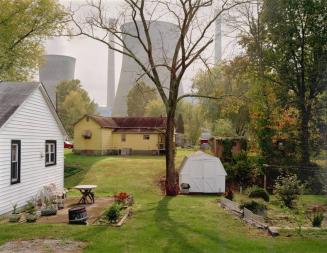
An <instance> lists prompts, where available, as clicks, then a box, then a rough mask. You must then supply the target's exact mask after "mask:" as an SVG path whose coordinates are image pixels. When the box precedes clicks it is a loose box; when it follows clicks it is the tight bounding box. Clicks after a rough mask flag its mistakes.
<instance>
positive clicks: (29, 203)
mask: <svg viewBox="0 0 327 253" xmlns="http://www.w3.org/2000/svg"><path fill="white" fill-rule="evenodd" d="M25 211H26V212H27V213H28V214H35V212H36V207H35V201H34V200H29V201H27V204H26V207H25Z"/></svg>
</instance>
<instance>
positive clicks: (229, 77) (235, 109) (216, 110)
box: [193, 57, 250, 136]
mask: <svg viewBox="0 0 327 253" xmlns="http://www.w3.org/2000/svg"><path fill="white" fill-rule="evenodd" d="M246 66H247V64H246V63H245V62H244V58H242V57H236V58H235V59H233V60H232V61H230V62H224V63H222V64H220V65H219V66H215V67H213V68H212V69H210V71H201V72H199V73H198V74H197V75H196V77H195V79H194V81H193V88H194V89H195V90H196V92H197V94H200V95H208V96H213V97H222V99H218V100H214V99H206V98H203V99H200V106H201V109H202V111H203V114H204V118H205V119H206V121H207V123H208V125H209V126H210V129H211V130H212V132H213V133H214V134H216V135H219V136H235V135H238V136H244V135H245V134H246V132H247V126H248V124H249V106H248V105H249V104H248V103H247V102H246V95H245V94H246V92H247V91H248V90H249V87H250V80H249V78H248V77H247V74H248V73H246V71H245V70H246V68H247V67H246ZM230 95H233V96H230ZM223 96H225V97H223ZM236 96H237V98H236ZM217 120H218V122H217ZM220 121H221V122H220ZM221 123H224V124H223V125H221Z"/></svg>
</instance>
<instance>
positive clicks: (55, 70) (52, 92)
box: [39, 55, 76, 106]
mask: <svg viewBox="0 0 327 253" xmlns="http://www.w3.org/2000/svg"><path fill="white" fill-rule="evenodd" d="M44 58H45V63H44V64H43V65H41V66H40V69H39V79H40V82H42V83H43V85H44V87H45V89H46V90H47V92H48V94H49V96H50V98H51V101H52V103H53V104H54V105H55V106H56V88H57V86H58V84H59V83H60V82H61V81H64V80H72V79H74V75H75V62H76V59H75V58H73V57H70V56H64V55H45V56H44Z"/></svg>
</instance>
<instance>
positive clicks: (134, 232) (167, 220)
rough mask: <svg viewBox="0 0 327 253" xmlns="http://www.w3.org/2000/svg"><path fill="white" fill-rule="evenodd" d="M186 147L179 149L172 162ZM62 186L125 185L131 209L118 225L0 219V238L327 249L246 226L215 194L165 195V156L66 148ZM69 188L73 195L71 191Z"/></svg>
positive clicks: (113, 246)
mask: <svg viewBox="0 0 327 253" xmlns="http://www.w3.org/2000/svg"><path fill="white" fill-rule="evenodd" d="M188 152H189V151H182V150H179V152H178V156H177V162H178V163H180V161H181V160H182V158H183V156H184V155H185V154H186V153H188ZM66 166H67V167H68V168H70V169H69V170H68V171H67V172H66V176H68V177H67V178H66V182H65V183H66V187H68V188H70V187H72V186H74V185H76V184H81V183H83V184H84V183H85V184H97V185H98V188H97V189H96V195H97V196H106V195H112V194H113V193H115V192H117V191H127V192H130V193H132V194H133V195H134V196H135V201H136V203H135V205H134V214H133V216H132V218H131V219H130V220H128V221H127V223H126V224H125V225H124V226H123V227H121V228H115V227H105V226H102V227H98V226H72V225H51V226H50V225H40V224H2V225H0V244H2V243H4V242H6V241H8V240H13V239H17V238H21V239H29V238H36V237H51V238H63V239H78V240H83V241H86V242H87V243H88V246H87V248H86V249H85V252H99V253H102V252H104V253H105V252H115V253H116V252H117V253H119V252H124V253H125V252H133V253H134V252H149V253H156V252H167V253H168V252H169V253H170V252H213V253H218V252H222V253H225V252H226V253H227V252H235V253H240V252H244V253H255V252H271V253H273V252H276V253H284V252H296V253H301V252H308V253H315V252H316V253H318V252H319V253H321V252H327V236H322V237H321V236H320V237H319V238H316V237H315V235H311V236H308V237H304V238H299V237H296V236H293V237H290V238H286V237H278V238H271V237H268V236H266V235H264V234H262V233H261V232H259V231H257V230H255V229H250V228H248V227H247V226H245V225H244V224H243V223H242V222H241V221H240V220H237V219H234V218H233V217H232V216H230V215H229V214H227V213H226V212H225V211H224V210H222V209H221V208H220V207H218V205H217V198H216V197H215V196H203V195H201V196H178V197H173V198H171V197H164V196H162V195H161V194H160V190H159V187H158V179H159V177H160V176H161V175H163V174H164V157H155V156H154V157H119V156H116V157H83V156H76V155H73V154H71V153H69V152H67V153H66ZM70 194H72V195H77V194H79V193H78V192H75V191H72V192H71V193H70Z"/></svg>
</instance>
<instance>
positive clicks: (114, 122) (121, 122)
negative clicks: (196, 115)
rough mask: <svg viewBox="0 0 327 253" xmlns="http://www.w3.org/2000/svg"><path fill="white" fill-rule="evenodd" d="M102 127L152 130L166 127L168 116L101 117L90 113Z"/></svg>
mask: <svg viewBox="0 0 327 253" xmlns="http://www.w3.org/2000/svg"><path fill="white" fill-rule="evenodd" d="M87 117H89V118H92V119H93V120H94V121H96V122H97V123H98V124H99V125H100V126H101V127H104V128H113V129H115V131H118V130H120V131H122V129H130V130H131V131H140V130H138V129H144V130H148V131H151V130H153V129H165V128H166V118H165V117H111V118H109V117H101V116H94V115H88V116H87Z"/></svg>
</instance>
